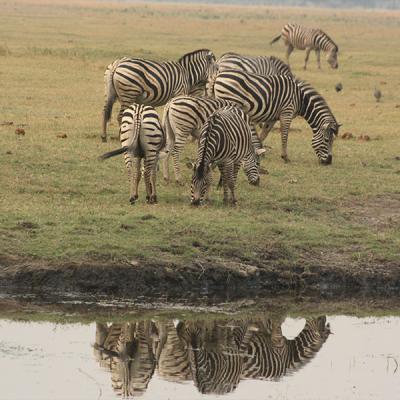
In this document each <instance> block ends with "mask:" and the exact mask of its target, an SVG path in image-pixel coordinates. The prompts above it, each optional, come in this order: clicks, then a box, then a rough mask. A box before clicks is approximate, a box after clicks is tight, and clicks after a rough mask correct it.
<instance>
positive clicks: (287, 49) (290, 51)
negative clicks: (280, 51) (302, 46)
mask: <svg viewBox="0 0 400 400" xmlns="http://www.w3.org/2000/svg"><path fill="white" fill-rule="evenodd" d="M293 50H294V47H293V46H292V45H291V44H290V43H288V44H287V47H286V64H287V65H289V66H290V64H289V57H290V55H291V54H292V52H293Z"/></svg>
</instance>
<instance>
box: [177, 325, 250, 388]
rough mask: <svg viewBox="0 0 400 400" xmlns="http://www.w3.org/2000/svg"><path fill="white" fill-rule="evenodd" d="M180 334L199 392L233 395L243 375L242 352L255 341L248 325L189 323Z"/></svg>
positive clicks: (180, 327)
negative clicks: (251, 340) (242, 349)
mask: <svg viewBox="0 0 400 400" xmlns="http://www.w3.org/2000/svg"><path fill="white" fill-rule="evenodd" d="M177 330H178V335H179V337H180V338H181V339H182V340H183V342H184V343H186V347H187V351H188V355H189V361H190V368H191V371H192V379H193V381H194V383H195V385H196V387H197V389H198V390H199V392H200V393H202V394H212V393H213V394H221V395H222V394H227V393H231V392H233V391H234V390H235V389H236V387H237V386H238V385H239V383H240V379H241V375H242V365H243V358H242V356H241V352H240V348H241V346H246V345H247V343H248V340H249V339H250V338H251V334H250V335H249V334H248V330H247V325H246V324H242V323H241V322H237V321H229V322H228V323H226V324H223V322H222V321H221V322H220V321H217V320H214V321H187V322H182V323H181V324H180V325H179V326H178V328H177Z"/></svg>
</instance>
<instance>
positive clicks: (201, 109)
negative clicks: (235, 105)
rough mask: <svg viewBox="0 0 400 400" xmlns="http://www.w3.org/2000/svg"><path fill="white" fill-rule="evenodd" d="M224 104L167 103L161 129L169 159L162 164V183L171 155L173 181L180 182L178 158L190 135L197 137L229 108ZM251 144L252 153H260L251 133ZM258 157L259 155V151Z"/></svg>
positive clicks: (184, 99) (182, 99)
mask: <svg viewBox="0 0 400 400" xmlns="http://www.w3.org/2000/svg"><path fill="white" fill-rule="evenodd" d="M230 105H231V103H229V102H228V101H226V100H222V99H213V98H210V97H193V96H178V97H175V98H174V99H172V100H170V101H169V102H168V103H167V104H166V106H165V108H164V114H163V120H162V126H163V129H164V132H165V135H166V137H167V147H168V149H169V150H170V151H169V152H168V157H166V158H164V160H163V174H164V179H165V180H166V181H169V170H168V161H169V156H170V155H172V159H173V167H174V174H175V181H176V182H177V183H179V182H180V181H181V173H180V167H179V155H180V153H181V152H182V150H183V147H184V145H185V142H186V140H187V138H188V136H189V135H192V136H194V137H198V136H199V133H200V130H201V128H202V126H203V125H204V123H205V122H206V121H207V119H208V118H209V117H210V115H211V114H213V113H214V112H215V111H217V110H219V109H220V108H224V107H227V106H230ZM252 142H253V145H254V147H255V149H256V150H257V151H258V150H260V149H262V144H261V142H260V140H259V139H258V137H257V134H256V132H255V130H253V129H252ZM259 153H260V154H261V151H259Z"/></svg>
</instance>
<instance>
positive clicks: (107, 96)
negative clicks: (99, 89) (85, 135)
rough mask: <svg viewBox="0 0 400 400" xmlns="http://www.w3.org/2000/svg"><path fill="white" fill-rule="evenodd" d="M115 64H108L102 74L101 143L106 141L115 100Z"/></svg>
mask: <svg viewBox="0 0 400 400" xmlns="http://www.w3.org/2000/svg"><path fill="white" fill-rule="evenodd" d="M116 64H117V63H116V62H114V63H112V64H110V65H109V66H108V67H107V69H106V72H105V73H104V100H105V101H104V108H103V133H102V135H101V139H102V140H103V142H106V141H107V122H108V121H110V118H111V113H112V109H113V105H114V103H115V100H116V99H117V92H116V91H115V88H114V83H113V76H114V71H115V68H116V66H117V65H116Z"/></svg>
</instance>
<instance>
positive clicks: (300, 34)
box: [271, 24, 339, 69]
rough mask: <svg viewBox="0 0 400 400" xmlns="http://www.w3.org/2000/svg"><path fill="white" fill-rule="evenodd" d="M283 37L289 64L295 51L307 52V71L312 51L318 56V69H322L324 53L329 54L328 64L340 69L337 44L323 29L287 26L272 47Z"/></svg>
mask: <svg viewBox="0 0 400 400" xmlns="http://www.w3.org/2000/svg"><path fill="white" fill-rule="evenodd" d="M281 37H282V39H283V41H284V43H285V46H286V60H287V63H288V64H289V56H290V54H291V53H292V51H293V50H294V49H298V50H306V58H305V61H304V69H307V62H308V59H309V57H310V52H311V50H314V51H315V54H316V56H317V63H318V68H321V60H320V54H321V51H324V52H326V53H328V54H327V61H328V64H329V65H330V66H331V67H332V68H334V69H337V68H338V67H339V64H338V60H337V54H338V52H339V47H338V46H337V44H336V43H335V42H334V41H333V40H332V39H331V38H330V37H329V36H328V35H327V34H326V33H325V32H323V31H322V30H321V29H314V28H310V27H307V26H304V25H296V24H286V25H285V26H284V27H283V28H282V32H281V33H280V35H278V36H276V37H275V38H274V39H273V40H272V41H271V45H272V44H274V43H275V42H277V41H278V40H279V39H280V38H281Z"/></svg>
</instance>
